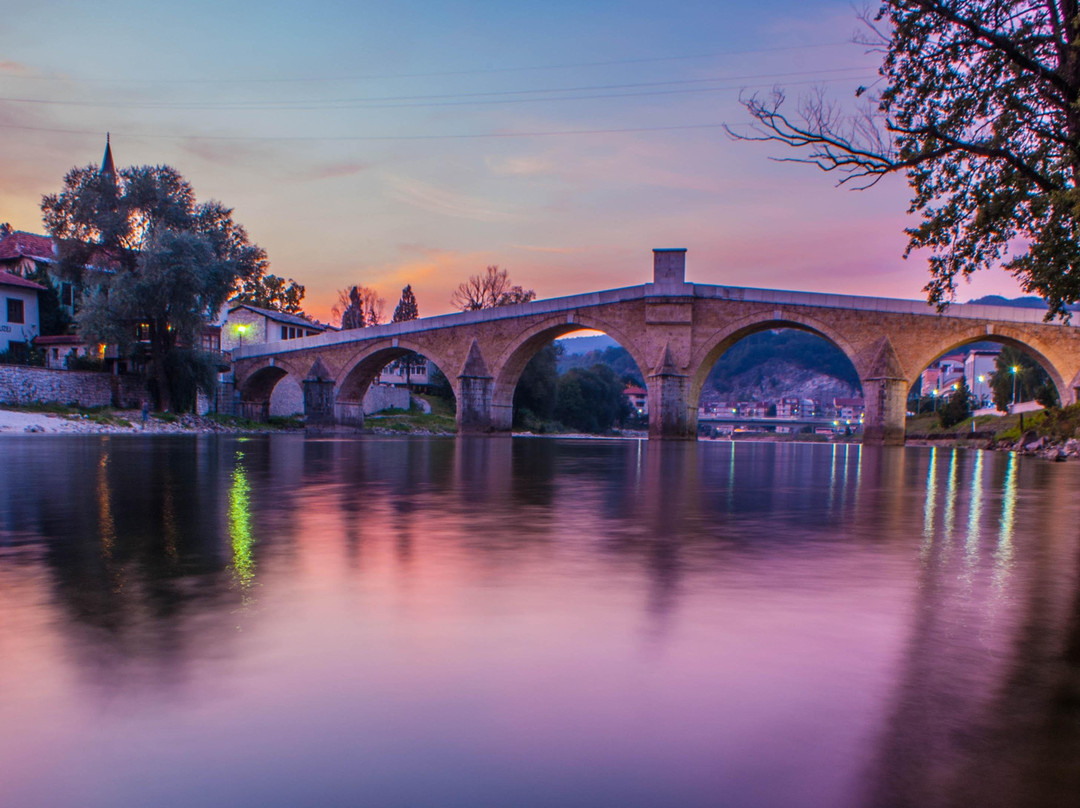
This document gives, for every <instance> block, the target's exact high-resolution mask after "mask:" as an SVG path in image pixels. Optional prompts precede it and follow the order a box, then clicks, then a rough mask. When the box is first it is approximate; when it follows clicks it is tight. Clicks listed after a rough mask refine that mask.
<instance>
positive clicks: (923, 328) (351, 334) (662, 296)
mask: <svg viewBox="0 0 1080 808" xmlns="http://www.w3.org/2000/svg"><path fill="white" fill-rule="evenodd" d="M685 256H686V251H685V250H656V251H655V257H654V278H653V283H650V284H645V285H643V286H631V287H627V288H624V289H612V290H608V291H604V292H593V293H591V294H584V295H574V296H571V297H563V298H555V299H551V300H538V301H534V302H532V303H525V304H523V305H519V306H507V307H505V308H500V309H487V310H484V311H470V312H464V313H461V314H448V315H443V316H439V317H427V318H424V319H420V320H413V321H412V322H406V323H392V324H389V325H381V326H375V327H373V328H365V329H361V330H355V331H342V332H331V333H325V334H320V335H318V336H314V337H306V338H303V339H294V340H289V341H287V342H270V343H263V344H259V345H250V346H244V347H243V348H241V349H238V350H237V351H235V352H234V356H233V358H234V369H235V373H236V389H237V390H239V391H240V394H241V398H242V400H243V401H244V402H245V403H248V404H264V403H266V402H268V401H269V400H270V394H271V393H272V391H273V389H274V386H275V385H276V384H277V383H278V382H279V381H280V380H281V379H283V378H285V377H286V376H291V377H292V378H293V380H294V381H296V382H298V383H302V384H303V386H304V404H305V411H306V413H307V415H308V420H309V422H320V421H321V422H336V423H345V424H349V423H353V424H361V423H362V422H363V414H362V412H361V401H362V400H363V397H364V393H365V391H366V390H367V388H368V386H369V385H370V384H371V382H372V381H373V380H374V379H375V378H376V377H377V376H378V374H379V371H380V370H381V369H382V367H383V366H384V365H386V364H387V363H388V362H390V361H392V360H394V359H397V358H399V357H401V356H404V355H405V354H407V353H410V352H416V353H420V354H423V355H424V356H426V357H428V358H429V359H430V360H432V361H433V362H434V363H435V364H436V365H438V367H439V368H440V369H441V370H442V371H443V372H444V373H445V374H446V376H447V378H448V379H449V381H450V383H451V385H452V387H453V388H454V394H455V396H456V397H457V420H458V427H459V429H460V430H462V431H466V432H505V431H508V430H509V429H510V426H511V419H512V415H513V397H514V387H515V386H516V384H517V380H518V377H519V376H520V375H521V372H522V370H524V368H525V365H526V364H528V362H529V360H530V359H532V357H533V356H534V355H535V354H536V353H537V352H538V351H539V350H540V349H541V348H542V347H543V346H544V345H546V344H548V343H549V342H550V341H551V340H553V339H555V338H557V337H560V336H564V335H565V334H568V333H571V332H573V331H579V330H582V329H595V330H597V331H603V332H604V333H606V334H608V335H609V336H611V337H613V338H614V339H616V340H617V341H618V342H619V343H620V344H621V345H622V346H623V347H624V348H625V349H626V350H627V351H628V352H629V354H630V355H631V356H632V357H633V358H634V361H635V362H637V364H638V367H639V368H640V369H641V371H642V372H643V375H645V377H646V379H645V380H646V386H647V389H648V397H649V435H650V436H651V437H657V438H679V439H693V438H694V436H695V435H696V434H697V417H698V415H697V408H698V400H699V398H700V396H701V389H702V386H703V385H704V383H705V377H706V376H707V375H708V373H709V370H710V369H711V368H712V366H713V363H714V362H715V361H716V360H717V359H718V358H719V357H720V355H721V354H723V353H724V351H726V350H727V349H728V348H730V347H731V346H732V345H734V344H735V343H736V342H738V341H739V340H740V339H742V338H743V337H746V336H748V335H750V334H753V333H755V332H758V331H763V330H766V329H772V328H799V329H802V330H805V331H811V332H813V333H816V334H819V335H821V336H822V337H824V338H825V339H827V340H829V341H830V342H832V343H833V344H834V345H835V346H837V347H838V348H839V349H840V350H841V351H843V352H844V354H845V355H846V356H847V357H848V359H850V360H851V362H852V364H853V365H854V367H855V370H856V372H857V373H858V375H859V379H860V380H861V381H862V387H863V397H864V398H865V400H866V416H865V422H864V423H865V432H864V441H866V442H869V443H902V442H903V440H904V408H905V401H906V399H907V394H908V390H909V389H910V387H911V385H912V384H914V383H915V380H916V379H917V378H918V376H919V374H920V373H921V371H922V370H923V368H925V367H926V366H927V365H929V364H930V363H931V362H932V361H934V360H935V359H937V358H938V357H940V356H942V355H943V354H945V353H948V352H949V351H952V350H954V349H956V348H959V347H960V346H962V345H966V344H968V343H972V342H978V341H981V340H987V339H990V340H996V341H999V342H1003V343H1006V344H1011V345H1015V346H1018V347H1020V348H1022V349H1024V350H1026V351H1027V352H1028V353H1030V354H1031V355H1033V356H1034V357H1035V358H1036V359H1037V360H1038V361H1039V362H1040V364H1042V366H1043V367H1044V368H1045V369H1046V371H1047V372H1048V373H1049V374H1050V377H1051V378H1052V379H1053V381H1054V384H1055V385H1056V386H1057V389H1058V393H1059V395H1060V396H1061V400H1062V402H1063V403H1071V402H1073V401H1075V400H1076V388H1077V386H1080V330H1078V329H1077V328H1074V327H1071V326H1066V325H1060V324H1047V323H1044V322H1042V312H1041V311H1038V310H1032V309H1013V308H1007V307H998V306H973V305H954V306H952V307H951V308H950V309H949V310H948V312H947V313H945V314H943V315H942V314H938V313H937V311H936V310H935V309H934V308H933V307H931V306H929V305H927V304H926V303H924V302H919V301H913V300H892V299H886V298H872V297H855V296H851V295H827V294H815V293H810V292H784V291H775V290H766V289H743V288H737V287H730V286H705V285H701V284H688V283H685Z"/></svg>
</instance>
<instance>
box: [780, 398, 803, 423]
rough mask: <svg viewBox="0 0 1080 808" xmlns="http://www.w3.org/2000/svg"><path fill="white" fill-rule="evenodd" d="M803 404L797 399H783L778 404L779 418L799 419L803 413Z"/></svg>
mask: <svg viewBox="0 0 1080 808" xmlns="http://www.w3.org/2000/svg"><path fill="white" fill-rule="evenodd" d="M801 409H802V407H801V402H800V400H799V399H797V398H782V399H780V400H779V401H777V402H776V417H777V418H797V417H798V416H799V414H800V412H801Z"/></svg>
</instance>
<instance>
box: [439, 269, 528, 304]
mask: <svg viewBox="0 0 1080 808" xmlns="http://www.w3.org/2000/svg"><path fill="white" fill-rule="evenodd" d="M535 298H536V292H534V291H533V290H532V289H522V288H521V287H520V286H514V285H513V284H511V283H510V273H509V272H508V271H507V270H505V269H499V267H498V266H489V267H488V268H487V269H486V270H485V271H484V272H483V273H482V274H480V275H473V276H472V277H470V278H469V279H468V280H467V281H465V282H463V283H462V284H460V285H459V286H458V288H457V289H456V290H455V291H454V294H453V295H452V296H451V297H450V303H451V305H453V306H454V307H455V308H457V309H460V310H461V311H476V310H478V309H493V308H497V307H499V306H513V305H515V304H517V303H528V302H529V301H530V300H533V299H535Z"/></svg>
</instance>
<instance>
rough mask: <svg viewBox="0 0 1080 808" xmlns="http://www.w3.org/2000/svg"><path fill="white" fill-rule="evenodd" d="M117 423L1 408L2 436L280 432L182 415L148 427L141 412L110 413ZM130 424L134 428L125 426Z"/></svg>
mask: <svg viewBox="0 0 1080 808" xmlns="http://www.w3.org/2000/svg"><path fill="white" fill-rule="evenodd" d="M110 415H111V416H112V419H113V420H114V423H99V422H97V421H94V420H92V419H91V418H90V417H88V416H81V415H76V414H71V415H58V414H56V413H51V412H21V411H19V410H6V409H0V434H4V435H10V434H20V435H24V434H28V433H46V434H57V433H63V434H95V433H105V434H128V435H138V434H148V435H149V434H171V435H178V434H192V433H213V432H251V431H257V432H258V431H267V432H270V431H277V430H274V429H271V428H269V427H267V428H266V429H265V430H258V429H256V430H251V429H238V428H236V427H230V426H226V425H223V424H219V423H217V422H216V421H213V420H210V419H209V418H202V417H200V416H197V415H181V416H178V417H177V419H176V420H175V421H166V420H160V419H158V418H155V417H154V416H150V419H149V420H148V421H147V423H146V425H145V426H144V425H143V423H142V412H141V411H140V410H115V411H112V412H110ZM123 421H127V422H128V424H130V425H125V424H124V423H122V422H123Z"/></svg>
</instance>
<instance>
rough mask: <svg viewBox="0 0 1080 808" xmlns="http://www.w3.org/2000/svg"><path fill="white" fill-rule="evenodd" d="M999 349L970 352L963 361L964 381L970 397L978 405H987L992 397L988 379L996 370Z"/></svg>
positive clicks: (992, 393)
mask: <svg viewBox="0 0 1080 808" xmlns="http://www.w3.org/2000/svg"><path fill="white" fill-rule="evenodd" d="M1000 353H1001V348H998V349H997V350H993V349H987V350H982V349H980V350H975V351H970V352H969V353H968V355H967V357H965V359H964V379H965V381H967V386H968V389H969V390H970V391H971V395H972V397H973V398H974V399H975V401H977V402H979V403H981V404H982V403H987V402H989V401H990V400H991V399H993V397H994V391H993V390H992V389H991V387H990V378H991V377H992V376H993V375H994V372H995V371H996V370H997V358H998V355H999V354H1000Z"/></svg>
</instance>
